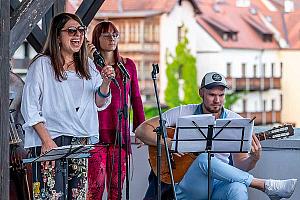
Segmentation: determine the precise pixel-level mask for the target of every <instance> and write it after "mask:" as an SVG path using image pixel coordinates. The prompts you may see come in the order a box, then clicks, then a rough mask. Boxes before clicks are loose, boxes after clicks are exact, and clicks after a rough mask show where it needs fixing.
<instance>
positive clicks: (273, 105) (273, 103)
mask: <svg viewBox="0 0 300 200" xmlns="http://www.w3.org/2000/svg"><path fill="white" fill-rule="evenodd" d="M272 111H275V99H272Z"/></svg>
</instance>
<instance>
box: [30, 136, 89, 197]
mask: <svg viewBox="0 0 300 200" xmlns="http://www.w3.org/2000/svg"><path fill="white" fill-rule="evenodd" d="M54 141H55V143H56V144H57V146H64V145H70V144H72V145H78V144H86V143H87V140H86V138H75V137H69V136H60V137H58V138H55V139H54ZM40 152H41V147H33V148H31V153H32V156H33V157H36V156H38V155H40ZM54 163H55V164H54ZM32 170H33V172H32V177H33V199H35V200H44V199H47V200H60V199H72V200H73V199H76V200H84V199H86V191H87V159H86V158H82V159H66V160H56V161H49V162H47V164H46V163H45V162H35V163H33V164H32ZM63 195H65V197H63Z"/></svg>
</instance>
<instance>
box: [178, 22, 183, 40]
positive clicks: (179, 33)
mask: <svg viewBox="0 0 300 200" xmlns="http://www.w3.org/2000/svg"><path fill="white" fill-rule="evenodd" d="M183 29H184V28H183V25H181V26H178V27H177V37H178V38H177V40H178V42H181V41H182V39H183V37H184V30H183Z"/></svg>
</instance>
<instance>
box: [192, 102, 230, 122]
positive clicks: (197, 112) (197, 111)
mask: <svg viewBox="0 0 300 200" xmlns="http://www.w3.org/2000/svg"><path fill="white" fill-rule="evenodd" d="M201 114H203V109H202V103H201V104H199V105H198V106H197V108H196V110H195V112H194V114H193V115H201ZM225 118H227V113H226V112H225V109H224V107H222V113H221V115H220V119H225Z"/></svg>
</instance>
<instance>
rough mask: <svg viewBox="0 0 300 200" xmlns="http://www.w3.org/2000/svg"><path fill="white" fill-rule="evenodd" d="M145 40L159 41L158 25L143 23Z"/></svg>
mask: <svg viewBox="0 0 300 200" xmlns="http://www.w3.org/2000/svg"><path fill="white" fill-rule="evenodd" d="M144 37H145V38H144V39H145V42H158V41H159V27H158V25H156V24H153V23H145V27H144Z"/></svg>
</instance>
